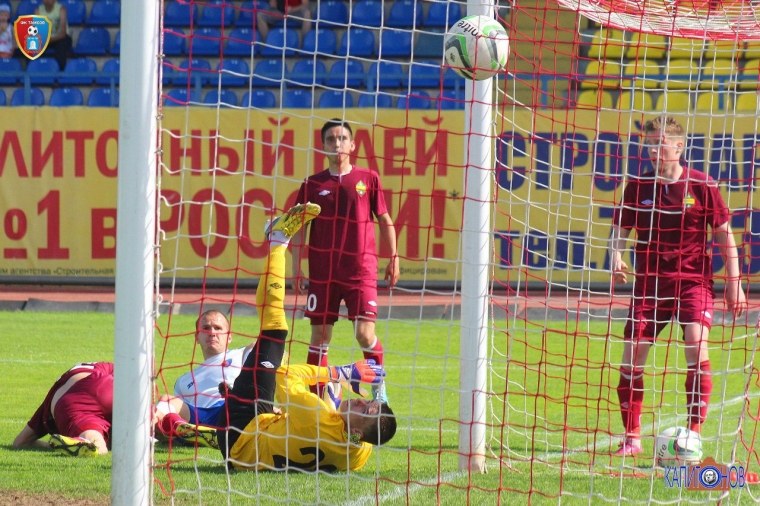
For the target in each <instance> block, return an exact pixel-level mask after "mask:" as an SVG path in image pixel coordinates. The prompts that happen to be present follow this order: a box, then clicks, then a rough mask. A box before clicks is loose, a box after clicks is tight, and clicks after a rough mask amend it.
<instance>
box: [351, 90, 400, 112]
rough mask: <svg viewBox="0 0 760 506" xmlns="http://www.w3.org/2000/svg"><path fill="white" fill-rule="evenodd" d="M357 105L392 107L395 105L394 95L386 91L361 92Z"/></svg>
mask: <svg viewBox="0 0 760 506" xmlns="http://www.w3.org/2000/svg"><path fill="white" fill-rule="evenodd" d="M357 107H377V108H382V109H390V108H392V107H393V97H392V96H390V95H388V94H385V93H361V94H360V95H359V102H358V103H357Z"/></svg>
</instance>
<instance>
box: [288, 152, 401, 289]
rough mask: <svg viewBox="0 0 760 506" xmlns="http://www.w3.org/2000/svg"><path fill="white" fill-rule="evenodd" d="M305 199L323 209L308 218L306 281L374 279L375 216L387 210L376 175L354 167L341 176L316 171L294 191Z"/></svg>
mask: <svg viewBox="0 0 760 506" xmlns="http://www.w3.org/2000/svg"><path fill="white" fill-rule="evenodd" d="M306 202H313V203H315V204H319V205H320V207H321V208H322V211H321V212H320V213H319V216H317V217H316V218H315V219H314V220H313V221H312V222H311V232H310V233H309V279H312V280H316V281H326V280H331V279H332V280H341V281H356V280H367V279H369V280H377V248H376V245H375V222H374V218H375V217H377V216H380V215H381V214H386V213H387V212H388V208H387V207H386V205H385V197H384V196H383V192H382V187H381V185H380V178H379V177H378V175H377V173H375V172H372V171H370V170H368V169H362V168H360V167H357V166H355V165H354V166H353V168H352V169H351V172H349V173H348V174H344V175H342V176H334V175H332V174H330V171H329V170H325V171H323V172H320V173H319V174H315V175H313V176H311V177H309V178H307V179H306V181H304V183H303V184H302V185H301V189H300V191H299V192H298V199H297V203H298V204H303V203H306Z"/></svg>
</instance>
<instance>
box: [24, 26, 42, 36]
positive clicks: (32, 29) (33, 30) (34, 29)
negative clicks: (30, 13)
mask: <svg viewBox="0 0 760 506" xmlns="http://www.w3.org/2000/svg"><path fill="white" fill-rule="evenodd" d="M26 33H28V34H29V35H30V36H35V35H37V34H38V33H39V31H38V30H37V27H36V26H34V25H31V26H29V28H27V29H26Z"/></svg>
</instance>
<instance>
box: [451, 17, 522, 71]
mask: <svg viewBox="0 0 760 506" xmlns="http://www.w3.org/2000/svg"><path fill="white" fill-rule="evenodd" d="M443 50H444V55H445V58H446V63H447V64H448V65H449V66H450V67H451V68H452V69H454V72H456V73H457V74H459V75H460V76H462V77H464V78H466V79H474V80H476V81H482V80H483V79H488V78H489V77H493V76H494V75H496V73H497V72H499V71H501V70H504V68H505V67H506V65H507V57H508V56H509V37H508V36H507V32H506V31H505V30H504V27H503V26H501V24H499V22H498V21H496V20H495V19H493V18H489V17H487V16H467V17H464V18H462V19H460V20H459V21H457V22H456V23H455V24H454V26H452V27H451V30H449V33H448V34H447V35H446V41H445V42H444V44H443Z"/></svg>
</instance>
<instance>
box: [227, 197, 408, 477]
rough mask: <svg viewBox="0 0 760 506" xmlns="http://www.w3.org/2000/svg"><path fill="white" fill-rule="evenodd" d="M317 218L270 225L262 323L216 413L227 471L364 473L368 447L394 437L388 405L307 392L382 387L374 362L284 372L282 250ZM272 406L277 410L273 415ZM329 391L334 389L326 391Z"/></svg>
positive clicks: (304, 211)
mask: <svg viewBox="0 0 760 506" xmlns="http://www.w3.org/2000/svg"><path fill="white" fill-rule="evenodd" d="M319 212H320V207H319V206H318V205H316V204H312V203H306V204H299V205H297V206H295V207H293V208H291V209H290V210H289V211H288V213H287V214H285V215H284V216H282V217H281V218H278V219H277V220H275V221H274V222H272V223H271V224H270V225H268V226H267V235H268V239H269V241H270V244H271V246H270V253H269V259H268V261H267V268H266V270H265V273H264V274H263V275H262V276H261V281H260V282H259V286H258V289H257V291H256V308H257V311H258V314H259V317H260V319H261V331H260V335H259V338H258V341H257V343H256V345H255V346H254V348H253V349H252V350H251V353H250V354H249V355H248V358H247V359H246V361H245V363H244V364H243V370H242V372H241V373H240V375H239V376H238V377H237V379H236V380H235V383H234V385H233V387H232V389H231V390H230V392H229V393H228V394H227V402H226V404H225V406H224V408H223V409H222V411H221V413H220V414H219V419H218V421H217V426H219V427H226V429H219V430H218V432H217V436H218V443H219V450H220V451H221V452H222V455H223V456H224V457H225V459H226V461H227V465H228V466H229V467H234V468H237V469H256V470H271V471H274V470H286V469H299V470H305V471H316V470H321V471H328V472H330V471H338V470H341V471H345V470H348V469H351V470H357V469H361V468H362V467H363V466H364V464H365V463H366V462H367V460H368V459H369V456H370V454H371V453H372V445H378V444H384V443H386V442H387V441H389V440H390V439H391V438H392V437H393V435H394V434H395V433H396V419H395V417H394V416H393V412H392V411H391V409H390V407H389V406H388V404H387V403H384V402H379V401H376V400H373V401H368V400H365V399H362V398H354V399H349V400H345V401H343V402H340V400H338V399H334V400H333V399H331V400H332V402H324V401H323V400H322V399H320V398H319V397H317V395H315V394H312V393H311V391H310V389H309V386H310V385H314V384H316V383H317V382H322V383H324V382H325V381H330V382H334V383H336V384H337V383H343V384H346V383H349V384H350V385H351V388H352V389H353V390H354V391H355V392H357V393H358V392H359V390H360V389H359V383H369V384H379V383H380V382H382V381H383V377H384V376H385V371H384V370H383V367H382V366H381V365H377V364H375V363H374V362H373V361H372V360H362V361H360V362H357V363H355V364H351V365H347V366H342V367H318V366H312V365H285V366H281V363H282V357H283V354H284V352H285V339H286V338H287V336H288V324H287V321H286V317H285V310H284V306H283V300H284V298H285V250H286V249H287V245H288V242H289V240H290V238H291V237H293V235H294V234H295V233H296V232H297V231H298V230H299V229H300V228H301V227H302V226H303V225H304V224H306V223H308V222H309V221H311V220H312V219H314V218H315V217H316V216H317V215H318V214H319ZM275 390H276V400H277V403H278V405H279V407H280V409H275V407H274V405H275ZM329 391H330V392H332V389H329Z"/></svg>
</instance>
